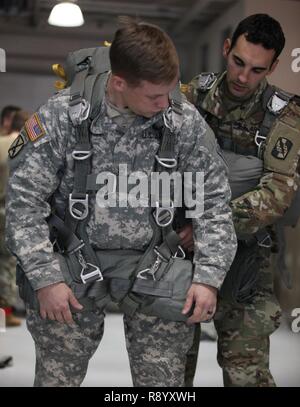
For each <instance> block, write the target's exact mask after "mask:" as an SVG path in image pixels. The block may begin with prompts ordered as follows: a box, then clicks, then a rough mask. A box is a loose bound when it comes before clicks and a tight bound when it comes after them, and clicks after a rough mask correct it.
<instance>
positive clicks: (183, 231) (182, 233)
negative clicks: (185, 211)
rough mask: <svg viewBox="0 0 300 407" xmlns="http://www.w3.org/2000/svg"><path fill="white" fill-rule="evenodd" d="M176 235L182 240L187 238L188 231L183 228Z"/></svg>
mask: <svg viewBox="0 0 300 407" xmlns="http://www.w3.org/2000/svg"><path fill="white" fill-rule="evenodd" d="M178 234H179V237H180V239H181V240H183V239H185V238H186V237H187V236H188V234H189V231H188V229H186V228H185V229H183V230H182V231H181V232H179V233H178Z"/></svg>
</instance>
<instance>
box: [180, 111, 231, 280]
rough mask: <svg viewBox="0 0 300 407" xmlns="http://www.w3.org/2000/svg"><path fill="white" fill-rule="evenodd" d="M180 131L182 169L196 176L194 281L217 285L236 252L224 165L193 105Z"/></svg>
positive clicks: (193, 188) (211, 133)
mask: <svg viewBox="0 0 300 407" xmlns="http://www.w3.org/2000/svg"><path fill="white" fill-rule="evenodd" d="M182 132H183V133H184V139H185V140H186V145H185V144H184V145H183V146H182V149H181V154H180V157H181V158H180V161H181V165H182V171H183V172H184V173H185V174H189V173H190V174H193V175H194V178H195V177H196V178H195V179H196V182H195V181H193V182H192V183H191V189H192V194H193V198H194V199H195V201H196V205H195V210H194V213H193V216H192V222H193V230H194V266H195V267H194V282H195V283H203V284H207V285H210V286H213V287H216V288H220V286H221V285H222V283H223V280H224V278H225V276H226V272H227V271H228V270H229V268H230V266H231V263H232V261H233V259H234V256H235V253H236V235H235V231H234V226H233V221H232V213H231V209H230V206H229V203H230V198H231V193H230V187H229V183H228V178H227V167H226V165H225V163H224V161H223V159H222V157H221V153H220V150H219V147H218V145H217V142H216V139H215V136H214V134H213V132H212V130H211V129H210V127H209V126H208V125H207V124H206V123H205V121H204V120H203V119H202V117H201V116H200V114H199V113H198V111H196V109H195V110H192V113H191V114H190V115H189V117H188V119H187V121H186V122H185V123H184V125H183V128H182ZM197 175H198V177H199V178H198V181H197ZM185 180H186V179H185ZM185 184H186V182H185ZM185 187H186V185H185ZM185 203H186V201H185Z"/></svg>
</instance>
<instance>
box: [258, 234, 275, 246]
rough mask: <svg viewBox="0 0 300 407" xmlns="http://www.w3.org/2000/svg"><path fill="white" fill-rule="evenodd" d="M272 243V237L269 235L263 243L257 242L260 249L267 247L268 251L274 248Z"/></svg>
mask: <svg viewBox="0 0 300 407" xmlns="http://www.w3.org/2000/svg"><path fill="white" fill-rule="evenodd" d="M265 242H267V243H265ZM272 243H273V242H272V239H271V236H270V235H267V236H266V237H265V238H264V239H263V240H262V241H261V242H257V244H258V246H259V247H265V248H266V249H269V248H270V247H271V246H272Z"/></svg>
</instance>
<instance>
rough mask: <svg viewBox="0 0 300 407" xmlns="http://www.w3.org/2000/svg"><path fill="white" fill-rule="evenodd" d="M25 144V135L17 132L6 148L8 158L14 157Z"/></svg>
mask: <svg viewBox="0 0 300 407" xmlns="http://www.w3.org/2000/svg"><path fill="white" fill-rule="evenodd" d="M25 144H26V140H25V137H24V136H23V135H22V134H19V135H18V137H17V138H16V139H15V141H14V142H13V143H12V145H11V146H10V147H9V149H8V155H9V157H10V158H15V157H16V156H17V155H18V154H19V152H20V151H21V150H22V149H23V147H24V146H25Z"/></svg>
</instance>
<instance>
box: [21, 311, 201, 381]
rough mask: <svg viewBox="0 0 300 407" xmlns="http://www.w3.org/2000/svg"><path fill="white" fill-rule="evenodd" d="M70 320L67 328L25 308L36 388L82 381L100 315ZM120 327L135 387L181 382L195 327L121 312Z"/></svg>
mask: <svg viewBox="0 0 300 407" xmlns="http://www.w3.org/2000/svg"><path fill="white" fill-rule="evenodd" d="M73 319H74V321H75V325H74V326H69V325H67V324H62V323H59V322H57V321H51V320H43V319H42V318H41V317H40V316H39V313H38V312H37V311H33V310H27V327H28V329H29V331H30V333H31V335H32V337H33V339H34V342H35V349H36V376H35V382H34V385H35V386H38V387H41V386H43V387H52V386H56V387H75V386H80V384H81V383H82V381H83V379H84V377H85V375H86V372H87V368H88V362H89V360H90V358H91V357H92V356H93V354H94V353H95V351H96V350H97V348H98V345H99V343H100V342H101V339H102V336H103V331H104V313H103V312H101V311H100V310H98V311H95V312H80V313H76V314H74V315H73ZM124 327H125V337H126V346H127V351H128V355H129V362H130V368H131V373H132V378H133V385H134V386H156V387H158V386H163V387H165V386H172V387H173V386H183V385H184V371H185V365H186V354H187V352H188V350H189V349H190V348H191V346H192V342H193V336H194V326H188V325H186V324H185V323H182V322H169V321H163V320H162V319H160V318H157V317H150V316H146V315H144V314H141V313H138V312H136V313H135V314H134V316H133V317H128V316H124ZM113 363H114V361H112V364H113ZM100 384H101V383H100ZM112 385H117V383H115V384H114V383H112Z"/></svg>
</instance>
